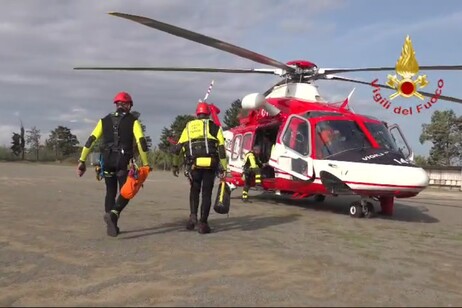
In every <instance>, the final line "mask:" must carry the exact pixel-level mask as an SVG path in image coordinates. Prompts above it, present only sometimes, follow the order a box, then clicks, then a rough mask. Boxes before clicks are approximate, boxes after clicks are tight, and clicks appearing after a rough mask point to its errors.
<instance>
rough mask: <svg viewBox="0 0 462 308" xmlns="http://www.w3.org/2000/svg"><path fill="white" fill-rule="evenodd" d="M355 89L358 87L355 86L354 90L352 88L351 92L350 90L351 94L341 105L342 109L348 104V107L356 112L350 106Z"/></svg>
mask: <svg viewBox="0 0 462 308" xmlns="http://www.w3.org/2000/svg"><path fill="white" fill-rule="evenodd" d="M355 90H356V88H353V90H351V92H350V94H348V97H347V98H346V100H345V101H344V102H343V104H342V105H341V106H340V109H345V108H346V107H347V106H348V109H350V110H351V111H352V112H353V113H354V110H353V109H352V108H351V107H350V106H349V103H350V99H351V96H352V95H353V92H354V91H355Z"/></svg>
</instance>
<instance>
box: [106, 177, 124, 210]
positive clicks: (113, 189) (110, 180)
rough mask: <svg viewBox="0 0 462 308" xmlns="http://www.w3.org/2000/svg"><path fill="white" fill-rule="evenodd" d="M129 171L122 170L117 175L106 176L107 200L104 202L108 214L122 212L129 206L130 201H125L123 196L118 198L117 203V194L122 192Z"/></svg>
mask: <svg viewBox="0 0 462 308" xmlns="http://www.w3.org/2000/svg"><path fill="white" fill-rule="evenodd" d="M127 176H128V171H127V170H120V171H118V172H116V173H115V174H112V175H111V174H105V178H104V180H105V182H106V199H105V202H104V208H105V210H106V213H109V212H110V211H111V210H116V211H117V212H119V213H120V212H122V210H123V209H124V208H125V207H126V206H127V204H128V201H129V200H128V199H125V198H124V197H122V196H121V195H119V196H118V198H117V201H116V196H117V192H119V191H120V189H121V188H122V186H123V185H124V184H125V181H126V180H127Z"/></svg>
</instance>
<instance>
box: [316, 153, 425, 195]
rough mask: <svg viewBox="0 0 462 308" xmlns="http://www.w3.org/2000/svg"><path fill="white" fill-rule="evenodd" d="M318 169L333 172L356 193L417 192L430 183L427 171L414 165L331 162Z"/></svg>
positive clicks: (396, 193) (331, 173)
mask: <svg viewBox="0 0 462 308" xmlns="http://www.w3.org/2000/svg"><path fill="white" fill-rule="evenodd" d="M319 167H321V166H319ZM318 170H320V171H322V172H325V173H328V174H330V175H333V176H334V177H335V178H337V179H338V181H340V182H342V184H345V185H346V186H347V187H348V189H351V190H353V191H358V192H359V191H360V192H365V191H370V192H377V193H382V192H383V193H387V194H394V195H400V194H403V193H412V194H416V193H419V192H420V191H422V190H424V189H425V188H426V187H427V186H428V183H429V177H428V174H427V172H426V171H425V170H424V169H422V168H420V167H417V166H413V165H402V166H400V165H398V166H396V165H381V164H370V163H353V162H339V161H331V162H328V163H327V164H324V166H322V167H321V168H319V169H318ZM321 180H322V179H321ZM345 188H346V187H345Z"/></svg>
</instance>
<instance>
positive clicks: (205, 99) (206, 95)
mask: <svg viewBox="0 0 462 308" xmlns="http://www.w3.org/2000/svg"><path fill="white" fill-rule="evenodd" d="M213 82H214V80H212V82H211V83H210V85H209V88H208V89H207V93H205V96H204V99H203V100H202V102H205V101H207V98H208V97H209V95H210V92H212V88H213ZM199 102H201V100H199Z"/></svg>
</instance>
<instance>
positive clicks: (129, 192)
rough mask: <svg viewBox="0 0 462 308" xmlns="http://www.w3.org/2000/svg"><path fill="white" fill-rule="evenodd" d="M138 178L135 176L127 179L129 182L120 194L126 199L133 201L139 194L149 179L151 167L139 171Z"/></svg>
mask: <svg viewBox="0 0 462 308" xmlns="http://www.w3.org/2000/svg"><path fill="white" fill-rule="evenodd" d="M137 173H138V178H135V177H134V176H133V175H129V176H128V177H127V181H126V182H125V184H124V185H123V186H122V189H121V190H120V194H121V195H122V197H124V198H125V199H129V200H130V199H132V198H133V197H135V195H136V194H137V193H138V191H139V190H140V188H141V187H142V186H143V183H144V181H145V180H146V179H147V178H148V174H149V166H143V167H140V168H138V169H137Z"/></svg>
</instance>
